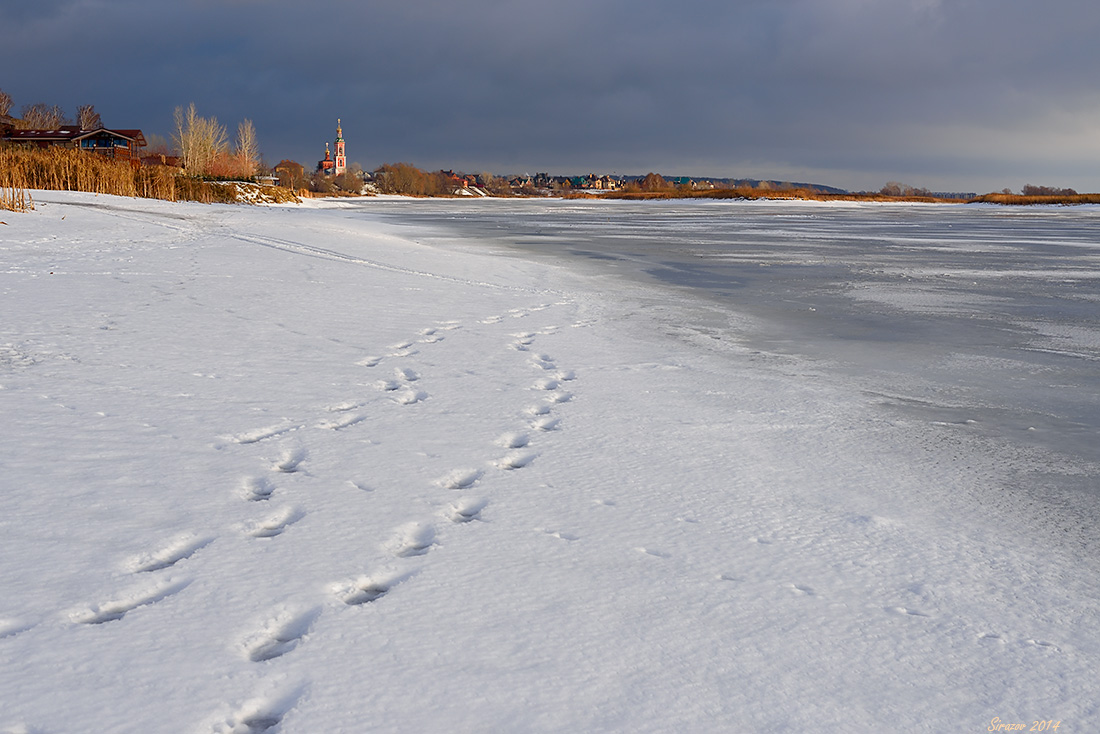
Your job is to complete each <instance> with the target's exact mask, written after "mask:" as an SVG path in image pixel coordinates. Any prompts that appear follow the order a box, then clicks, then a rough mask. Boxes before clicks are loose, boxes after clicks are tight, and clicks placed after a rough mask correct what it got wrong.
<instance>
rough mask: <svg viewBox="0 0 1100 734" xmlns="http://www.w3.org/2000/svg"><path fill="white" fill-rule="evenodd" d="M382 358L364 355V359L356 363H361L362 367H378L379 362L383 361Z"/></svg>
mask: <svg viewBox="0 0 1100 734" xmlns="http://www.w3.org/2000/svg"><path fill="white" fill-rule="evenodd" d="M382 359H383V358H382V357H374V356H370V357H363V359H361V360H359V361H358V362H356V363H355V364H357V365H359V366H360V367H377V366H378V365H379V363H381V362H382Z"/></svg>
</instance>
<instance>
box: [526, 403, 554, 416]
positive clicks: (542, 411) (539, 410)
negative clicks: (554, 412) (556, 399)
mask: <svg viewBox="0 0 1100 734" xmlns="http://www.w3.org/2000/svg"><path fill="white" fill-rule="evenodd" d="M527 414H528V415H534V416H539V415H549V414H550V406H549V405H545V404H542V405H532V406H531V407H530V408H528V409H527Z"/></svg>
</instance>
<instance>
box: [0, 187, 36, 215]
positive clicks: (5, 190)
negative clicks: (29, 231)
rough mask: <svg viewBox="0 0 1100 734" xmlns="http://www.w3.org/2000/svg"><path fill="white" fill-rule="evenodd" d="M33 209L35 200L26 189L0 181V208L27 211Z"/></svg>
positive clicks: (11, 210)
mask: <svg viewBox="0 0 1100 734" xmlns="http://www.w3.org/2000/svg"><path fill="white" fill-rule="evenodd" d="M32 209H34V202H33V201H31V197H30V194H28V193H27V192H26V191H25V190H24V189H21V188H16V187H14V186H7V185H5V184H3V183H0V210H3V211H9V212H27V211H31V210H32Z"/></svg>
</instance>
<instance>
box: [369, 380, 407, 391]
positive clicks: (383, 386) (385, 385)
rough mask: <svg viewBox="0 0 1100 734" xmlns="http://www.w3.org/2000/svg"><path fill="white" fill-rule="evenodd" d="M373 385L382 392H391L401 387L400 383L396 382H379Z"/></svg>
mask: <svg viewBox="0 0 1100 734" xmlns="http://www.w3.org/2000/svg"><path fill="white" fill-rule="evenodd" d="M374 385H375V387H377V388H378V389H379V390H381V391H382V392H393V391H394V390H397V389H399V388H400V387H401V383H400V382H398V381H397V380H379V381H378V382H376V383H374Z"/></svg>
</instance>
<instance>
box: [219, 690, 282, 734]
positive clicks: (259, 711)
mask: <svg viewBox="0 0 1100 734" xmlns="http://www.w3.org/2000/svg"><path fill="white" fill-rule="evenodd" d="M296 699H297V695H294V696H289V697H283V698H275V699H271V698H254V699H252V700H250V701H246V702H245V703H243V704H242V705H241V706H240V707H239V708H237V710H235V711H233V712H232V713H230V714H228V715H226V716H224V717H222V718H220V719H219V720H218V721H217V722H216V723H214V724H213V726H212V727H211V729H210V731H211V734H263V732H265V731H268V730H270V729H273V728H274V727H276V726H278V725H279V723H280V722H281V721H282V720H283V716H285V715H286V712H287V711H289V710H290V707H291V706H293V705H294V702H295V700H296Z"/></svg>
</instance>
